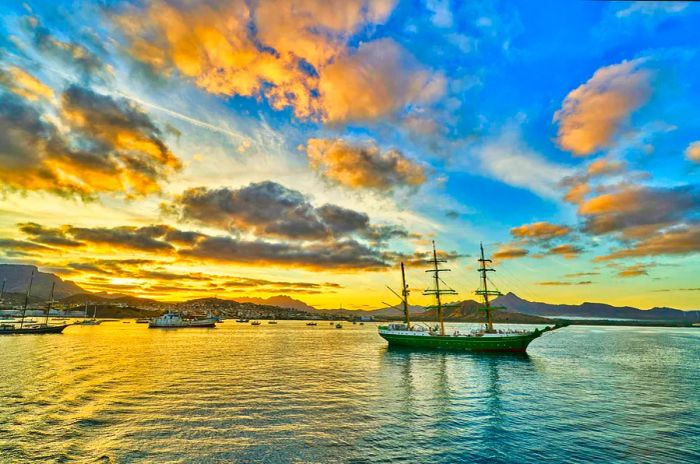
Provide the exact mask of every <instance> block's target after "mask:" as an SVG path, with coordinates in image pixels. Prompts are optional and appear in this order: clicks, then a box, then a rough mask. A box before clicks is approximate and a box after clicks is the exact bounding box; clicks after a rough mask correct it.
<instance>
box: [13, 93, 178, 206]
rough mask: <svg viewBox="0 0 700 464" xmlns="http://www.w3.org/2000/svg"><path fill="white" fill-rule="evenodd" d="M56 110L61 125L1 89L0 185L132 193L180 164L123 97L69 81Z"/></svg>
mask: <svg viewBox="0 0 700 464" xmlns="http://www.w3.org/2000/svg"><path fill="white" fill-rule="evenodd" d="M59 116H60V118H61V124H62V125H63V127H64V130H60V131H59V130H58V129H57V127H56V126H54V124H53V123H51V122H49V121H50V120H49V119H47V118H44V116H43V107H42V106H41V105H38V104H33V103H31V102H30V101H29V100H27V99H23V98H21V97H20V96H18V95H13V94H10V93H2V92H0V133H2V134H3V137H0V164H1V165H2V167H3V169H2V170H0V185H2V186H4V187H5V188H10V189H18V190H45V191H51V192H54V193H60V194H66V195H72V194H78V195H81V196H86V197H89V196H94V195H95V194H97V193H100V192H111V193H126V194H127V195H129V196H137V195H146V194H149V193H153V192H157V191H159V189H160V183H161V182H162V181H163V180H164V179H165V178H166V177H167V176H168V175H169V174H170V173H172V172H173V171H175V170H177V169H179V168H180V162H179V161H178V159H177V158H176V157H175V156H174V155H173V154H172V153H171V152H170V150H169V149H168V148H167V146H166V145H165V142H164V141H163V140H162V134H161V132H160V131H159V130H158V128H157V127H156V126H155V125H154V124H153V123H152V121H151V120H150V118H149V117H148V116H147V115H146V114H145V113H143V112H142V111H141V110H140V109H139V108H137V107H136V106H134V105H132V104H131V103H129V102H128V101H126V100H123V99H120V100H117V99H112V98H111V97H108V96H104V95H99V94H96V93H94V92H92V91H91V90H88V89H85V88H82V87H77V86H72V87H69V88H68V89H67V90H66V91H65V92H64V93H63V95H62V97H61V108H60V114H59ZM65 128H68V129H70V130H69V131H66V130H65Z"/></svg>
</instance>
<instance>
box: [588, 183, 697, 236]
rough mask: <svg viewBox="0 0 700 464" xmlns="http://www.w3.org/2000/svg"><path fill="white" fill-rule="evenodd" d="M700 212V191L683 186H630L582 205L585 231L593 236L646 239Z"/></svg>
mask: <svg viewBox="0 0 700 464" xmlns="http://www.w3.org/2000/svg"><path fill="white" fill-rule="evenodd" d="M698 212H700V190H699V189H698V187H697V186H695V185H686V186H681V187H672V188H664V187H626V188H623V189H622V190H620V191H617V192H613V193H606V194H603V195H600V196H597V197H594V198H591V199H589V200H587V201H585V202H584V203H582V204H581V205H580V206H579V214H580V215H582V216H584V217H585V222H584V225H583V230H584V231H585V232H587V233H589V234H593V235H603V234H610V233H619V234H622V235H623V236H624V237H625V238H632V239H634V238H643V237H646V236H650V235H653V234H654V233H655V232H656V231H658V230H659V229H661V228H664V227H666V226H669V225H673V224H679V223H682V222H683V221H685V220H687V219H688V218H690V217H693V216H697V215H698Z"/></svg>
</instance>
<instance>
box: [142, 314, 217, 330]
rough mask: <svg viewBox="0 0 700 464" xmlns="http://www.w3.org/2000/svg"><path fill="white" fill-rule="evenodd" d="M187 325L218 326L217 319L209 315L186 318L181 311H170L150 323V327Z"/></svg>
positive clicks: (180, 326) (169, 327)
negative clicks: (202, 317)
mask: <svg viewBox="0 0 700 464" xmlns="http://www.w3.org/2000/svg"><path fill="white" fill-rule="evenodd" d="M187 327H192V328H203V327H216V321H215V320H214V319H211V318H208V317H207V318H204V319H185V318H183V317H182V315H181V314H180V313H176V312H168V313H165V314H163V315H162V316H160V317H157V318H155V319H153V320H151V321H150V322H149V323H148V328H149V329H177V328H187Z"/></svg>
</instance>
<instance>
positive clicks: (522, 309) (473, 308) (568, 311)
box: [0, 264, 700, 323]
mask: <svg viewBox="0 0 700 464" xmlns="http://www.w3.org/2000/svg"><path fill="white" fill-rule="evenodd" d="M32 271H34V282H33V284H32V298H31V300H30V301H37V300H39V299H44V300H46V299H48V298H49V295H50V292H51V285H52V283H54V282H55V283H56V288H55V291H54V296H55V298H56V299H60V300H61V302H62V303H66V304H83V303H85V302H86V301H88V302H89V303H91V304H100V303H105V304H107V303H110V304H114V303H117V304H119V303H121V304H124V305H128V306H131V307H141V308H143V307H148V308H152V309H153V308H159V307H160V308H166V307H168V306H172V304H171V303H163V302H159V301H156V300H152V299H147V298H138V297H134V296H129V295H120V294H109V293H90V292H87V291H85V290H83V289H82V288H81V287H80V286H79V285H77V284H75V283H74V282H71V281H64V280H62V279H61V278H60V277H58V276H56V275H55V274H51V273H48V272H40V271H39V270H38V269H37V267H36V266H29V265H18V264H0V281H5V293H6V295H5V297H6V300H7V299H8V298H7V297H8V294H9V295H11V296H13V297H16V298H12V299H13V300H18V301H19V299H23V296H24V294H25V293H26V290H27V284H28V283H29V277H30V275H31V273H32ZM20 296H21V298H20ZM208 300H209V299H198V300H190V301H187V302H182V303H179V305H185V306H186V305H192V304H197V302H202V301H208ZM212 301H213V300H212ZM217 301H219V300H217ZM220 301H229V302H233V303H236V304H249V305H251V306H250V307H253V306H255V305H257V306H261V307H268V308H269V307H277V308H287V309H293V310H296V311H302V312H308V313H312V314H314V313H315V314H318V315H319V316H323V317H326V316H328V315H336V316H342V317H355V316H373V317H376V318H388V319H398V318H400V317H402V312H401V311H400V310H399V309H397V308H381V309H375V310H369V311H365V310H349V309H316V308H314V307H313V306H311V305H309V304H307V303H305V302H303V301H301V300H298V299H295V298H292V297H290V296H287V295H277V296H272V297H269V298H259V297H236V298H234V299H233V300H220ZM493 303H494V306H501V307H503V308H504V309H503V310H502V311H495V312H494V320H495V321H496V322H515V320H516V319H517V320H518V321H519V322H532V323H542V322H543V321H546V319H542V318H564V319H566V318H574V319H576V318H581V319H586V318H589V319H610V320H615V319H623V320H641V321H678V322H684V323H695V322H700V311H681V310H678V309H673V308H653V309H648V310H642V309H638V308H633V307H630V306H622V307H617V306H612V305H608V304H604V303H589V302H586V303H582V304H579V305H570V304H569V305H567V304H549V303H542V302H533V301H527V300H524V299H522V298H520V297H518V296H517V295H515V294H513V293H508V294H506V295H503V296H500V297H498V298H496V299H495V300H494V302H493ZM479 306H480V304H479V303H477V302H475V301H472V300H465V301H460V302H455V303H453V304H452V306H451V307H447V308H446V309H445V318H446V319H448V320H463V321H466V320H479V321H480V320H482V319H483V312H482V311H481V310H480V309H479ZM409 311H410V313H411V317H413V318H414V319H415V320H435V314H434V310H432V309H427V308H424V307H422V306H410V308H409ZM516 314H517V316H516Z"/></svg>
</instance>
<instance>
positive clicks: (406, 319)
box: [401, 263, 411, 329]
mask: <svg viewBox="0 0 700 464" xmlns="http://www.w3.org/2000/svg"><path fill="white" fill-rule="evenodd" d="M401 288H402V290H401V296H402V297H403V298H401V301H402V302H403V314H404V322H405V323H406V327H408V328H409V329H410V328H411V318H410V316H409V314H408V285H406V272H405V271H404V268H403V263H401Z"/></svg>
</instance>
